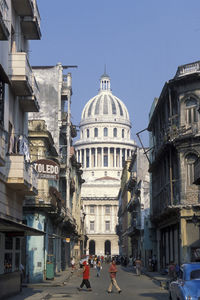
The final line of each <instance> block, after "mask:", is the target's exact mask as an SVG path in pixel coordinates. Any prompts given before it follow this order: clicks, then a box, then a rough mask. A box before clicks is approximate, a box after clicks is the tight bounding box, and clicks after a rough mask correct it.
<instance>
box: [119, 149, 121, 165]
mask: <svg viewBox="0 0 200 300" xmlns="http://www.w3.org/2000/svg"><path fill="white" fill-rule="evenodd" d="M121 166H122V149H121V148H119V167H120V168H121Z"/></svg>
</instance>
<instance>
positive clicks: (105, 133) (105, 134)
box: [103, 127, 108, 136]
mask: <svg viewBox="0 0 200 300" xmlns="http://www.w3.org/2000/svg"><path fill="white" fill-rule="evenodd" d="M103 134H104V136H108V128H106V127H105V128H104V129H103Z"/></svg>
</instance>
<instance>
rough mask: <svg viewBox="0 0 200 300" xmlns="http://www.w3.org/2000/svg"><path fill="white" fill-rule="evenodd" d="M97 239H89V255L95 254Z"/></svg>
mask: <svg viewBox="0 0 200 300" xmlns="http://www.w3.org/2000/svg"><path fill="white" fill-rule="evenodd" d="M95 246H96V245H95V241H94V240H90V241H89V255H95Z"/></svg>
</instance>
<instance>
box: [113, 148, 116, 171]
mask: <svg viewBox="0 0 200 300" xmlns="http://www.w3.org/2000/svg"><path fill="white" fill-rule="evenodd" d="M113 155H114V168H116V159H117V158H116V155H117V154H116V148H115V147H114V154H113Z"/></svg>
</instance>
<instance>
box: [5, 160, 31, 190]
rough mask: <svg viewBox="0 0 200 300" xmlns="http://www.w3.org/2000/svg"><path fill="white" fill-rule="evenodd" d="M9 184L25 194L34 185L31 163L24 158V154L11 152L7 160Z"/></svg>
mask: <svg viewBox="0 0 200 300" xmlns="http://www.w3.org/2000/svg"><path fill="white" fill-rule="evenodd" d="M6 166H7V168H6V175H7V185H8V186H9V187H10V188H12V189H15V191H19V192H21V193H23V194H26V193H27V192H30V190H31V187H32V182H33V181H32V178H31V165H30V164H29V163H27V162H26V161H25V160H24V155H21V154H11V155H9V156H8V160H7V165H6Z"/></svg>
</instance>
